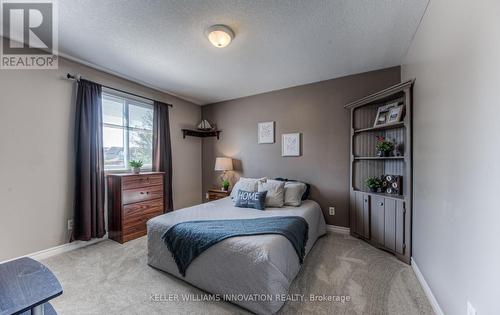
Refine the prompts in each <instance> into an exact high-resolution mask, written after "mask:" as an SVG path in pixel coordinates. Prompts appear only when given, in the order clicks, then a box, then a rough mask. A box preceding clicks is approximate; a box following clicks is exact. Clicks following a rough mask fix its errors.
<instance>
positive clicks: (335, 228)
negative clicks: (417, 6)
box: [326, 224, 351, 234]
mask: <svg viewBox="0 0 500 315" xmlns="http://www.w3.org/2000/svg"><path fill="white" fill-rule="evenodd" d="M326 230H327V231H328V232H334V233H341V234H349V233H350V232H351V229H349V228H348V227H344V226H338V225H330V224H327V225H326Z"/></svg>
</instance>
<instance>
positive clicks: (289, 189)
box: [285, 182, 307, 207]
mask: <svg viewBox="0 0 500 315" xmlns="http://www.w3.org/2000/svg"><path fill="white" fill-rule="evenodd" d="M306 189H307V186H306V184H304V183H301V182H285V206H293V207H298V206H300V205H301V204H302V195H303V194H304V192H305V191H306Z"/></svg>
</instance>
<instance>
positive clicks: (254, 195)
mask: <svg viewBox="0 0 500 315" xmlns="http://www.w3.org/2000/svg"><path fill="white" fill-rule="evenodd" d="M266 194H267V191H260V192H255V191H246V190H238V192H237V193H236V200H235V204H234V205H235V206H236V207H240V208H254V209H259V210H264V209H265V208H266V207H265V202H266Z"/></svg>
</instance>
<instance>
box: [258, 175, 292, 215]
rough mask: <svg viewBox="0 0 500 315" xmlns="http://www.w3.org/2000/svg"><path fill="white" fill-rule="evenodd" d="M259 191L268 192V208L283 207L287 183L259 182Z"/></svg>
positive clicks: (277, 181)
mask: <svg viewBox="0 0 500 315" xmlns="http://www.w3.org/2000/svg"><path fill="white" fill-rule="evenodd" d="M258 189H259V191H264V190H267V195H266V207H278V208H281V207H283V204H284V203H285V182H282V181H279V180H268V181H267V182H265V183H262V182H259V186H258Z"/></svg>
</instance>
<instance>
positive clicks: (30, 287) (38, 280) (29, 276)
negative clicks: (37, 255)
mask: <svg viewBox="0 0 500 315" xmlns="http://www.w3.org/2000/svg"><path fill="white" fill-rule="evenodd" d="M62 292H63V290H62V287H61V284H60V283H59V281H58V280H57V278H56V277H55V276H54V274H53V273H52V272H51V271H50V270H49V269H48V268H47V267H45V266H44V265H42V264H41V263H39V262H38V261H36V260H33V259H31V258H27V257H24V258H20V259H16V260H13V261H9V262H6V263H3V264H0V315H11V314H22V315H25V314H26V315H27V314H32V315H52V314H57V313H56V311H55V310H54V308H53V307H52V305H50V303H49V302H48V301H49V300H51V299H53V298H55V297H56V296H59V295H61V294H62Z"/></svg>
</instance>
